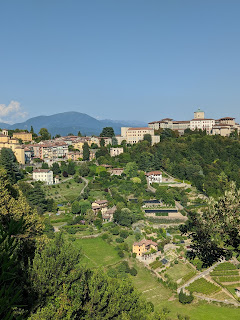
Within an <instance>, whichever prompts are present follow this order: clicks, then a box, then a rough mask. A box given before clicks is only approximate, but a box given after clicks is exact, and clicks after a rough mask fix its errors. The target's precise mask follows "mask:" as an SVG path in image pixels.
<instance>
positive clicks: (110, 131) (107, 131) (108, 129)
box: [100, 127, 115, 138]
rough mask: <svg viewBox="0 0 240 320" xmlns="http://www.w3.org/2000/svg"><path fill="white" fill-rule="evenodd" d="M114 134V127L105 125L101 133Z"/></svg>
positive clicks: (105, 134)
mask: <svg viewBox="0 0 240 320" xmlns="http://www.w3.org/2000/svg"><path fill="white" fill-rule="evenodd" d="M114 136H115V133H114V130H113V128H112V127H105V128H103V129H102V132H101V133H100V137H109V138H112V137H114Z"/></svg>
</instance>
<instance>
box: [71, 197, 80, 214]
mask: <svg viewBox="0 0 240 320" xmlns="http://www.w3.org/2000/svg"><path fill="white" fill-rule="evenodd" d="M80 210H81V208H80V205H79V202H78V201H77V200H75V201H74V202H73V203H72V213H74V214H77V213H79V212H80Z"/></svg>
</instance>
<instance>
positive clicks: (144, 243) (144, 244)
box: [132, 239, 158, 256]
mask: <svg viewBox="0 0 240 320" xmlns="http://www.w3.org/2000/svg"><path fill="white" fill-rule="evenodd" d="M151 249H154V250H156V251H158V244H157V243H156V242H154V241H152V240H146V239H143V240H141V241H139V242H135V243H134V244H133V249H132V251H133V253H136V255H137V256H142V255H143V254H144V253H146V252H149V253H150V250H151Z"/></svg>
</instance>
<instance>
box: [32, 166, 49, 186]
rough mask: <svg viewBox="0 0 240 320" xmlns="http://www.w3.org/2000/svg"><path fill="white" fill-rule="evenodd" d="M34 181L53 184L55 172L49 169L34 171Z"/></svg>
mask: <svg viewBox="0 0 240 320" xmlns="http://www.w3.org/2000/svg"><path fill="white" fill-rule="evenodd" d="M33 180H35V181H42V182H45V183H46V184H53V172H52V171H51V170H49V169H35V170H33Z"/></svg>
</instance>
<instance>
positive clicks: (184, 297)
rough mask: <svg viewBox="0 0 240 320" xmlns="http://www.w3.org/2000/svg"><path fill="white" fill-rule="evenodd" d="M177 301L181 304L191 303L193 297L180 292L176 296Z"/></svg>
mask: <svg viewBox="0 0 240 320" xmlns="http://www.w3.org/2000/svg"><path fill="white" fill-rule="evenodd" d="M178 299H179V302H181V303H182V304H187V303H191V302H192V301H193V295H192V294H190V295H188V294H186V293H184V292H183V291H182V290H181V291H180V293H179V295H178Z"/></svg>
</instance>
